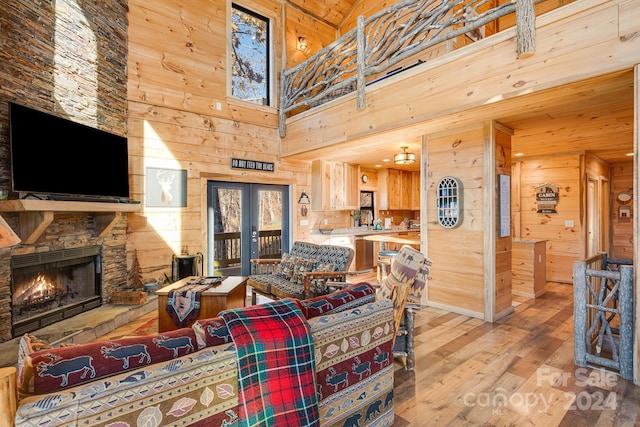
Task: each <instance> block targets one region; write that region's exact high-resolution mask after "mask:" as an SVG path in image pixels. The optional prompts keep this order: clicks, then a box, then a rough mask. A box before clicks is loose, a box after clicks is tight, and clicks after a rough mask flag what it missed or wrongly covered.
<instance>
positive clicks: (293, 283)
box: [247, 242, 354, 303]
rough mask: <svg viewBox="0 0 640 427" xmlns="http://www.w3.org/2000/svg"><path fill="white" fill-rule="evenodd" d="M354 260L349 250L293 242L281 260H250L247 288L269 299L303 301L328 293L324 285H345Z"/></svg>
mask: <svg viewBox="0 0 640 427" xmlns="http://www.w3.org/2000/svg"><path fill="white" fill-rule="evenodd" d="M353 257H354V251H353V249H352V248H349V247H345V246H336V245H318V244H315V243H309V242H295V243H294V244H293V246H292V248H291V251H289V253H285V254H283V255H282V259H252V260H251V275H250V276H249V280H248V282H247V285H249V286H250V287H251V288H252V302H253V303H255V302H256V293H258V294H261V295H264V296H266V297H267V298H270V299H274V300H275V299H282V298H295V299H306V298H312V297H314V296H317V295H323V294H326V293H327V292H328V290H327V287H326V282H327V281H329V280H330V281H336V282H345V281H346V272H347V270H348V269H349V266H350V265H351V261H352V260H353Z"/></svg>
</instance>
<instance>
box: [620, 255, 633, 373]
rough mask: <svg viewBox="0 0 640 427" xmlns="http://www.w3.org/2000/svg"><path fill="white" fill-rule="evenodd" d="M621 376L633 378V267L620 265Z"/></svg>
mask: <svg viewBox="0 0 640 427" xmlns="http://www.w3.org/2000/svg"><path fill="white" fill-rule="evenodd" d="M618 301H619V304H620V307H618V309H619V311H620V333H619V336H620V376H621V377H622V378H624V379H625V380H629V381H631V380H633V267H632V266H629V265H622V266H620V290H619V293H618Z"/></svg>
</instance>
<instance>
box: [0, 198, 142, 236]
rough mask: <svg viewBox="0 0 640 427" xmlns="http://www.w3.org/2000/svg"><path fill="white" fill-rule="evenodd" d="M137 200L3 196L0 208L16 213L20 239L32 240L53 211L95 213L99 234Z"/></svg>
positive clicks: (135, 206)
mask: <svg viewBox="0 0 640 427" xmlns="http://www.w3.org/2000/svg"><path fill="white" fill-rule="evenodd" d="M138 211H140V205H139V204H137V203H103V202H82V201H57V200H32V199H20V200H3V201H0V212H13V213H18V214H19V219H20V239H22V242H23V243H26V244H30V243H35V242H36V241H37V240H38V238H39V237H40V236H41V235H42V233H44V231H45V230H46V229H47V227H48V226H49V225H50V224H51V222H52V221H53V216H54V212H87V213H92V214H94V215H95V217H96V231H97V232H98V234H99V236H100V237H102V236H104V235H105V234H106V233H108V232H109V230H111V228H112V227H113V226H114V224H115V223H116V222H117V221H118V220H119V219H120V218H121V216H122V213H123V212H138Z"/></svg>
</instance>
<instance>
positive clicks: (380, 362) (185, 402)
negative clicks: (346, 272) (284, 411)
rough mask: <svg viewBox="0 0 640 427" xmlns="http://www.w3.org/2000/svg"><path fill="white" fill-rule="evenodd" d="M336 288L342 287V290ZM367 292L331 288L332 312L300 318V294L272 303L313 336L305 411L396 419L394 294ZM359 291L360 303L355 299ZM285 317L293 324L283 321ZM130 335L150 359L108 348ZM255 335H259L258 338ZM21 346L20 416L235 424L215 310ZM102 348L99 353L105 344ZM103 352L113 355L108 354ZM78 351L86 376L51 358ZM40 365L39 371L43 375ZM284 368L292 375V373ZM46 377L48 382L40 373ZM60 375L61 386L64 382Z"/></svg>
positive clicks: (325, 418) (342, 421) (336, 421)
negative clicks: (76, 341)
mask: <svg viewBox="0 0 640 427" xmlns="http://www.w3.org/2000/svg"><path fill="white" fill-rule="evenodd" d="M353 288H354V289H352V290H350V293H351V292H352V293H353V295H354V296H356V297H357V296H359V295H361V294H362V293H365V292H370V291H369V290H366V291H365V288H359V285H353ZM337 292H338V294H337V295H340V294H341V293H342V292H343V291H342V290H341V291H337ZM343 295H344V294H343ZM327 297H329V296H327ZM370 297H371V295H367V296H361V297H359V298H358V299H357V300H352V301H347V300H348V299H349V298H348V297H346V298H343V300H344V301H346V303H344V304H343V302H342V301H341V302H338V301H337V299H336V300H335V301H334V299H332V298H329V299H328V300H329V301H332V304H336V305H335V306H334V308H333V311H334V312H333V313H332V314H326V312H325V314H319V313H316V314H317V315H315V314H314V315H313V316H314V317H312V318H310V319H309V320H304V319H301V315H302V313H301V311H302V309H301V308H300V307H301V301H297V300H283V301H280V302H278V304H283V306H282V308H283V312H280V311H279V310H275V311H274V312H273V313H271V315H272V316H276V317H277V316H280V317H281V318H282V319H287V320H291V323H292V324H294V325H299V326H301V325H303V324H305V323H306V327H305V328H302V329H306V330H307V333H305V334H303V335H302V337H303V341H304V342H305V343H306V345H305V347H308V344H309V343H310V342H312V344H313V346H312V349H311V350H310V351H311V352H312V353H313V357H312V359H313V361H314V363H312V364H311V367H312V368H311V369H312V375H313V376H314V378H315V379H314V382H309V381H310V380H309V378H307V380H309V381H305V382H306V383H308V384H309V385H308V387H305V391H306V392H308V393H312V394H313V395H314V396H315V400H316V402H317V408H316V411H317V412H316V415H315V416H310V418H313V420H312V422H313V423H316V424H319V425H320V426H353V427H355V426H359V427H385V426H392V425H393V421H394V418H393V382H394V380H393V366H392V365H393V352H392V351H391V346H392V343H393V338H394V333H393V304H392V302H391V301H390V300H388V299H384V300H381V301H374V302H368V303H367V302H365V301H366V299H367V298H370ZM316 301H319V300H316ZM356 301H360V302H361V304H360V305H357V302H356ZM285 304H289V306H288V308H290V310H289V309H287V310H284V305H285ZM340 304H342V305H340ZM309 306H311V305H309ZM294 307H298V308H297V309H296V308H294ZM316 309H318V310H320V308H317V307H316ZM322 310H324V308H322ZM335 310H341V311H339V312H335ZM265 320H266V322H265V324H266V325H269V324H273V323H272V320H273V319H271V318H266V319H265ZM285 323H287V324H289V322H288V321H287V322H285ZM266 329H268V328H263V331H262V332H264V333H266V332H271V333H276V332H277V331H278V329H277V328H271V329H270V331H267V330H266ZM194 331H195V332H194ZM308 332H310V333H311V335H308ZM252 333H253V329H252ZM256 336H257V335H256ZM179 337H188V338H189V339H190V342H192V343H194V346H195V348H196V350H195V352H193V350H191V349H188V348H182V347H179V346H173V347H170V348H168V349H162V348H160V347H158V344H160V343H161V342H163V343H166V340H167V339H168V338H179ZM196 337H197V338H196ZM154 339H156V340H157V342H154ZM196 342H197V343H196ZM136 344H143V345H146V346H147V350H148V353H149V356H150V358H151V360H148V358H147V357H146V355H145V354H141V355H140V356H139V357H136V356H130V357H127V356H126V355H125V354H123V353H121V354H119V355H117V354H116V353H111V351H110V350H109V349H115V348H116V347H117V348H118V349H120V350H124V349H125V348H126V347H128V346H133V345H136ZM174 344H177V342H174ZM203 344H204V346H202V345H203ZM260 344H263V341H262V339H260ZM20 346H21V347H20V348H21V349H20V352H21V354H22V356H21V357H20V359H21V366H22V368H20V370H19V374H18V376H19V378H21V379H22V380H25V379H27V380H26V384H27V385H26V386H23V388H29V387H31V388H32V391H34V392H35V393H39V394H34V395H31V396H21V397H20V400H19V402H18V408H17V411H16V415H15V425H16V426H19V427H78V426H103V427H160V426H190V427H217V426H237V425H239V424H240V418H241V415H240V404H239V398H240V390H239V387H240V383H239V375H238V374H239V372H238V366H239V365H238V357H239V355H240V353H238V352H237V351H236V346H235V345H234V343H233V341H232V340H231V335H230V333H229V330H228V327H227V324H226V323H225V321H224V320H223V319H222V318H221V317H217V318H211V319H204V320H199V321H197V322H196V323H194V325H193V326H192V328H184V329H180V330H178V331H172V332H171V333H166V334H158V335H156V336H153V337H148V338H147V337H137V338H131V339H128V338H127V339H118V340H107V341H103V342H97V343H91V344H82V345H74V346H68V347H61V348H50V346H49V345H48V344H47V343H43V342H41V341H39V340H37V339H36V338H35V337H33V336H30V335H26V336H25V337H23V339H22V340H21V341H20ZM103 348H104V349H105V350H104V352H105V354H102V349H103ZM129 349H130V350H132V349H133V348H132V347H129ZM107 352H108V353H109V354H111V355H112V356H113V357H107V355H106V353H107ZM45 354H48V356H45ZM130 354H131V353H130ZM176 354H177V356H175V355H176ZM278 355H279V356H280V357H285V356H286V354H285V356H282V355H281V354H280V353H278ZM84 356H89V357H90V358H91V366H92V367H93V368H94V369H95V372H96V374H95V376H93V374H92V371H91V369H88V370H87V371H86V375H85V376H84V378H82V376H83V374H84V371H76V370H75V369H71V368H70V369H68V370H67V369H62V368H63V365H58V364H56V363H54V362H52V360H53V359H56V361H58V362H60V363H61V362H64V361H71V360H80V359H81V358H82V357H84ZM309 359H310V357H309V355H307V356H306V357H304V358H300V359H298V361H297V362H296V363H301V364H302V365H301V366H299V367H298V366H296V369H297V368H300V369H303V370H305V369H306V368H307V367H308V365H307V362H308V360H309ZM40 361H41V362H43V365H42V366H41V368H42V369H38V368H37V366H38V365H39V362H40ZM34 362H35V363H34ZM125 362H126V363H125ZM108 363H112V365H110V366H109V365H108ZM105 364H107V365H105ZM53 365H56V368H54V367H53ZM69 365H72V366H75V367H76V368H77V367H80V365H75V362H70V363H69V364H68V365H67V367H69ZM103 365H104V366H103ZM125 366H127V367H126V368H125ZM58 368H60V369H59V370H57V369H58ZM291 369H293V367H291ZM38 372H41V373H42V374H43V375H44V376H43V377H40V376H39V375H38ZM108 372H112V373H111V374H109V373H108ZM290 372H291V371H289V373H290ZM29 378H30V379H29ZM284 378H287V376H284V375H282V376H280V379H284ZM288 378H289V379H292V378H294V377H293V376H291V375H289V376H288ZM43 379H46V380H47V382H44V383H43V382H42V380H43ZM65 379H66V381H67V386H60V384H62V382H63V380H65ZM294 379H295V378H294ZM74 384H75V385H74ZM314 384H315V385H314ZM270 387H271V385H270V386H269V389H270ZM45 390H49V391H45ZM297 391H298V392H300V390H297ZM267 393H268V391H267ZM305 394H306V393H305ZM310 399H312V398H310ZM292 400H293V399H292ZM309 401H311V400H309ZM292 406H295V405H292ZM299 410H300V408H299V407H298V408H296V409H294V411H295V413H296V415H298V414H299ZM265 424H266V423H265ZM287 424H289V425H290V426H297V425H304V424H307V423H306V421H305V420H298V421H291V420H287ZM311 425H313V424H311Z"/></svg>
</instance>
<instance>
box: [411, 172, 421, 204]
mask: <svg viewBox="0 0 640 427" xmlns="http://www.w3.org/2000/svg"><path fill="white" fill-rule="evenodd" d="M411 210H412V211H419V210H420V171H416V172H411Z"/></svg>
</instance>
